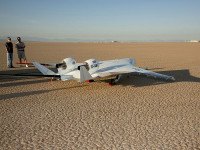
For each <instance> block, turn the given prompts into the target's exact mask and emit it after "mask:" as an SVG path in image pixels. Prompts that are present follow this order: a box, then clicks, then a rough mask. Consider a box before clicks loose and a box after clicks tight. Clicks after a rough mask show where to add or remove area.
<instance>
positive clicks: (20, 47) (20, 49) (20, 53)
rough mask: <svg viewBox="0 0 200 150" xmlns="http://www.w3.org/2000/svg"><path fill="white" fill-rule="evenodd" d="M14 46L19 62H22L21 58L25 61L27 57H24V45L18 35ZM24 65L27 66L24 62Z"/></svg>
mask: <svg viewBox="0 0 200 150" xmlns="http://www.w3.org/2000/svg"><path fill="white" fill-rule="evenodd" d="M15 47H16V48H17V54H18V58H19V62H20V63H22V58H23V59H24V62H25V63H27V59H26V56H25V52H24V48H25V47H26V46H25V44H24V42H22V41H21V38H20V37H17V43H16V44H15ZM20 67H22V65H20ZM26 67H28V65H27V64H26Z"/></svg>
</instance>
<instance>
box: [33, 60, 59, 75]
mask: <svg viewBox="0 0 200 150" xmlns="http://www.w3.org/2000/svg"><path fill="white" fill-rule="evenodd" d="M33 65H34V66H35V67H36V68H37V69H38V70H39V71H40V72H41V73H42V74H43V75H56V73H55V72H53V71H51V70H50V69H48V68H46V67H44V66H42V65H41V64H39V63H37V62H33Z"/></svg>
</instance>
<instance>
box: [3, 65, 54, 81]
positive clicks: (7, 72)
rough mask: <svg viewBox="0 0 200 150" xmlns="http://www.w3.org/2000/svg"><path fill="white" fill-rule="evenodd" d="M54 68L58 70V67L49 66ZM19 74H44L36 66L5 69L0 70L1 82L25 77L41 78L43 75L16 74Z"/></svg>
mask: <svg viewBox="0 0 200 150" xmlns="http://www.w3.org/2000/svg"><path fill="white" fill-rule="evenodd" d="M49 69H51V70H53V71H54V72H57V69H56V68H49ZM15 74H17V75H42V74H41V72H40V71H39V70H38V69H36V68H30V67H29V68H26V69H25V68H22V69H18V70H15V69H13V70H5V71H0V82H10V81H17V80H24V79H30V78H41V77H26V76H24V77H20V76H14V75H15ZM12 75H13V76H12Z"/></svg>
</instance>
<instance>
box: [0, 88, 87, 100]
mask: <svg viewBox="0 0 200 150" xmlns="http://www.w3.org/2000/svg"><path fill="white" fill-rule="evenodd" d="M85 86H88V85H78V86H72V87H66V88H57V89H50V90H39V91H28V92H18V93H10V94H4V95H0V101H1V100H7V99H10V98H16V97H24V96H30V95H31V96H32V95H37V94H43V93H47V92H51V91H59V90H66V89H73V88H80V87H85Z"/></svg>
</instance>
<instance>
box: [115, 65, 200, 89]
mask: <svg viewBox="0 0 200 150" xmlns="http://www.w3.org/2000/svg"><path fill="white" fill-rule="evenodd" d="M157 73H160V74H165V75H169V76H173V77H174V78H175V81H166V80H163V79H155V78H152V77H146V76H144V75H134V76H130V77H122V78H121V79H120V80H119V82H118V83H117V84H118V85H122V86H133V87H142V86H151V85H159V84H168V83H176V82H200V78H198V77H195V76H192V75H191V74H190V71H189V70H188V69H185V70H171V71H157Z"/></svg>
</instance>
